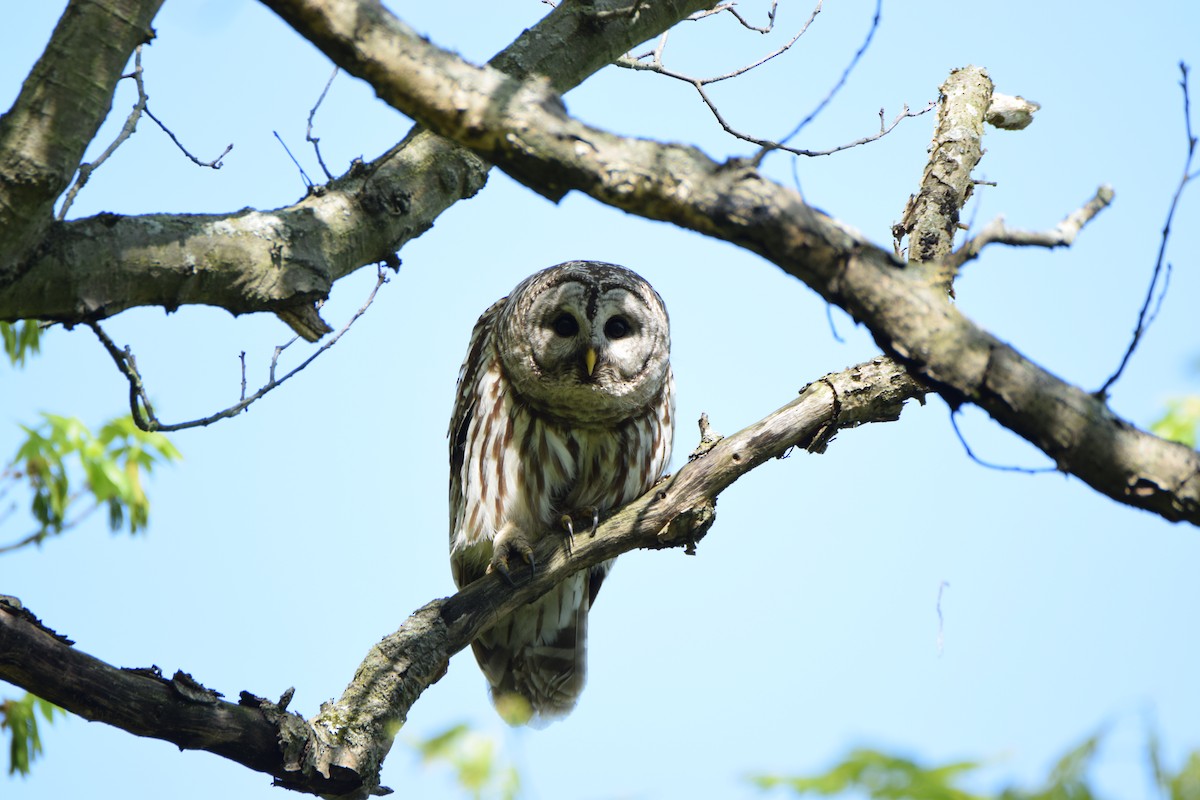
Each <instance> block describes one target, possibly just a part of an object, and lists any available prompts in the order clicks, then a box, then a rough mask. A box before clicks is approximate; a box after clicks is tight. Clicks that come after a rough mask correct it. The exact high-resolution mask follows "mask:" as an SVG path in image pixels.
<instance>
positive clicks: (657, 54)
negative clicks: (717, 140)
mask: <svg viewBox="0 0 1200 800" xmlns="http://www.w3.org/2000/svg"><path fill="white" fill-rule="evenodd" d="M881 2H882V0H877V3H876V8H875V16H874V18H873V20H872V23H871V29H870V31H868V33H867V38H866V41H864V42H863V44H862V46H861V47H860V48H859V49H858V52H857V53H855V55H854V58H853V59H851V62H850V65H849V66H847V67H846V69H845V70H844V71H843V73H842V76H841V78H840V79H839V80H838V82H837V84H836V85H835V86H834V87H833V88H832V89H831V90H830V91H829V93H828V94H826V96H825V97H824V98H823V99H822V100H821V102H820V103H819V104H818V105H817V107H816V109H814V110H813V111H812V113H810V114H809V115H808V116H807V117H805V118H804V120H803V121H801V123H800V124H799V125H798V126H797V127H796V128H795V129H794V130H793V131H792V132H791V133H789V134H788V135H787V136H786V137H784V138H783V139H782V140H780V141H775V140H773V139H764V138H762V137H758V136H753V135H751V134H749V133H746V132H744V131H740V130H737V129H736V128H734V127H733V126H732V125H731V124H730V123H729V121H728V120H726V119H725V117H724V115H722V114H721V111H720V109H719V108H718V107H717V103H716V101H715V100H713V98H712V96H711V95H710V94H709V93H708V91H707V90H706V89H705V87H706V86H708V85H710V84H713V83H718V82H720V81H724V80H729V79H730V78H736V77H738V76H740V75H744V74H746V73H747V72H749V71H750V70H753V69H756V68H758V67H761V66H762V65H763V64H766V63H767V62H768V61H770V60H771V59H773V58H776V57H777V56H779V55H782V54H783V53H785V52H787V51H788V50H790V49H791V48H792V46H793V45H794V44H795V43H796V42H797V41H798V40H799V39H800V37H801V36H803V35H804V34H805V32H807V31H808V28H809V26H811V25H812V23H813V22H814V21H815V20H816V18H817V15H818V14H820V13H821V10H822V4H821V2H818V3H817V5H816V7H815V8H814V9H813V12H812V14H811V15H809V17H808V19H807V20H806V21H805V22H804V25H803V26H802V27H801V28H800V30H799V31H798V32H797V33H796V34H795V35H794V36H792V38H791V39H789V40H788V41H787V42H786V43H785V44H784V45H782V46H781V47H779V48H777V49H775V50H774V51H772V52H771V53H768V54H767V55H765V56H763V57H762V58H759V59H758V60H756V61H754V62H752V63H750V64H746V65H744V66H742V67H738V68H737V69H734V70H731V71H729V72H725V73H722V74H720V75H713V76H711V77H707V78H697V77H694V76H691V75H686V74H684V73H681V72H676V71H675V70H672V69H670V68H669V67H667V66H666V65H665V64H663V51H664V50H665V49H666V46H667V35H668V34H667V33H664V34H663V35H662V36H661V37H659V39H658V43H657V44H656V46H655V47H654V49H653V50H650V51H648V52H646V53H643V54H641V55H639V56H631V55H626V56H624V57H622V58H621V59H619V60H618V61H617V62H616V64H617V66H621V67H625V68H627V69H634V70H643V71H646V72H655V73H657V74H659V75H663V76H665V77H668V78H673V79H675V80H678V81H683V82H684V83H687V84H689V85H691V87H692V88H693V89H695V90H696V93H697V94H699V95H700V99H701V101H703V102H704V105H705V106H707V107H708V110H709V112H710V113H711V114H712V115H713V118H714V119H716V121H717V124H718V125H720V126H721V129H722V130H724V131H725V132H726V133H728V134H729V135H730V136H733V137H734V138H735V139H741V140H742V141H744V142H749V143H750V144H753V145H755V146H757V147H760V148H762V152H760V153H759V154H758V156H757V158H756V159H755V163H758V162H759V161H761V160H762V158H763V156H764V155H765V154H766V153H768V152H770V151H772V150H782V151H784V152H787V153H791V154H793V155H797V156H808V157H814V156H828V155H832V154H834V153H839V152H841V151H843V150H849V149H850V148H852V147H859V146H860V145H864V144H869V143H870V142H874V141H876V140H878V139H881V138H883V137H884V136H886V135H888V134H889V133H891V132H892V130H894V129H895V128H896V126H897V125H899V124H900V123H901V122H902V121H904V120H905V119H908V118H909V117H919V116H921V115H922V114H926V113H928V112H930V111H932V110H933V109H934V108H936V103H933V102H930V103H929V104H928V105H926V106H925V108H923V109H921V110H920V111H910V110H909V108H908V106H907V105H905V106H904V107H903V109H902V110H901V112H900V113H899V114H897V115H896V118H895V119H893V120H892V122H891V124H885V122H884V112H883V109H880V111H879V131H878V132H877V133H874V134H872V135H870V136H863V137H861V138H859V139H855V140H854V141H852V142H847V143H846V144H841V145H837V146H836V147H831V148H828V149H825V150H809V149H804V148H798V147H791V146H789V145H788V144H787V140H788V139H791V138H793V137H794V136H795V135H796V134H798V133H799V132H800V130H801V129H803V128H804V127H805V126H806V125H808V123H810V122H811V121H812V120H813V119H815V118H816V116H817V114H819V113H820V112H821V111H822V110H823V109H824V108H825V106H827V105H828V104H829V102H830V101H831V100H832V99H833V96H834V95H835V94H836V93H837V92H838V91H839V90H840V89H841V87H842V86H843V84H845V82H846V79H847V77H848V76H849V74H850V71H851V70H852V69H853V68H854V66H855V65H856V64H857V63H858V61H859V60H860V59H861V58H862V55H863V53H865V52H866V49H867V47H868V45H870V43H871V39H872V38H873V37H874V35H875V30H876V28H878V27H879V20H880V5H881ZM775 5H776V4H772V6H771V10H770V12H769V13H768V24H767V26H766V27H762V28H760V27H756V26H754V25H751V24H749V23H748V22H747V21H746V20H745V19H744V18H743V17H742V16H740V15H739V14H738V13H737V12H736V11H734V10H733V8H732V4H726V3H722V4H721V5H718V6H716V7H714V8H711V9H709V10H708V11H701V12H697V13H696V14H693V15H692V16H691V17H689V18H688V19H693V20H695V19H702V18H704V17H707V16H711V15H713V14H718V13H720V12H722V11H729V12H730V13H731V14H733V15H734V16H735V17H736V18H737V19H738V21H739V22H740V23H741V24H742V25H743V26H744V27H746V28H748V29H750V30H753V31H758V32H759V33H767V32H769V31H770V30H771V29H772V28H773V27H774V25H775ZM647 59H649V60H648V61H647Z"/></svg>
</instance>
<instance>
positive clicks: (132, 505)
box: [0, 414, 180, 552]
mask: <svg viewBox="0 0 1200 800" xmlns="http://www.w3.org/2000/svg"><path fill="white" fill-rule="evenodd" d="M22 429H23V430H24V431H25V435H26V438H25V441H24V443H23V444H22V445H21V446H20V447H19V448H18V449H17V453H16V455H15V456H14V457H13V460H12V462H11V463H10V464H9V465H8V466H7V468H5V469H4V470H3V472H0V491H6V490H7V489H8V487H7V486H4V485H3V484H4V483H9V484H15V483H24V484H27V486H28V488H29V491H30V492H31V494H32V498H31V500H30V510H31V512H32V514H33V517H34V519H35V520H36V521H37V524H38V526H39V527H38V529H37V530H36V531H35V532H34V533H33V534H31V535H30V536H27V537H26V538H25V539H23V540H21V542H19V543H18V544H17V545H12V546H10V547H7V548H0V552H2V551H3V549H11V548H12V547H15V546H19V545H21V544H29V543H37V542H41V541H42V540H43V539H45V538H46V537H47V536H50V535H53V534H58V533H61V532H62V531H63V530H65V529H67V528H69V527H71V526H73V525H75V524H76V523H77V522H79V520H80V519H82V518H83V517H85V516H87V514H89V513H90V512H91V511H92V510H94V509H96V508H99V507H101V506H106V507H107V508H108V524H109V527H110V528H112V530H114V531H116V530H119V529H120V528H121V527H122V526H128V529H129V532H130V533H137V532H138V531H140V530H143V529H144V528H145V527H146V524H147V522H148V520H149V514H150V502H149V500H148V499H147V497H146V493H145V491H144V489H143V488H142V477H143V475H145V474H149V473H150V472H152V471H153V469H154V467H155V466H156V465H157V464H158V463H160V462H162V461H175V460H177V459H179V458H180V455H179V451H178V450H176V449H175V446H174V445H173V444H171V442H170V441H169V440H168V439H167V438H166V437H165V436H163V435H162V434H160V433H146V432H145V431H142V430H139V429H138V428H137V426H135V425H134V424H133V420H132V419H130V418H129V417H120V418H117V419H114V420H112V421H111V422H108V423H106V424H105V425H104V426H103V427H102V428H101V429H100V432H99V433H97V434H93V433H92V432H91V431H90V430H89V429H88V427H87V426H86V425H84V424H83V423H82V422H81V421H80V420H79V419H78V418H76V417H63V416H59V415H57V414H43V415H42V424H41V425H39V426H37V427H36V428H30V427H26V426H22ZM81 484H82V488H80V487H81ZM89 495H90V497H91V499H92V500H93V501H94V503H93V504H92V506H91V507H90V508H87V509H86V510H84V511H82V512H80V513H78V514H76V515H74V516H72V514H71V512H72V511H73V510H74V509H76V508H77V507H78V505H79V500H80V498H82V497H85V496H89Z"/></svg>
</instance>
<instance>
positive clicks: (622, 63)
mask: <svg viewBox="0 0 1200 800" xmlns="http://www.w3.org/2000/svg"><path fill="white" fill-rule="evenodd" d="M823 2H824V0H818V2H817V6H816V8H814V9H813V12H812V14H811V15H810V16H809V18H808V20H807V21H806V22H805V23H804V25H803V26H802V27H801V28H800V30H799V31H797V33H796V34H795V35H794V36H792V38H791V39H789V40H788V41H787V42H786V43H785V44H783V45H782V46H780V47H778V48H776V49H775V50H773V51H772V52H770V53H768V54H767V55H765V56H763V57H762V58H759V59H758V60H757V61H754V62H752V63H750V64H746V65H744V66H741V67H738V68H737V69H734V70H731V71H729V72H725V73H722V74H720V75H714V76H712V77H708V78H696V77H693V76H691V75H685V74H683V73H682V72H676V71H675V70H673V69H670V68H668V67H667V66H666V65H664V64H663V60H662V54H663V50H664V49H666V43H667V34H666V33H664V34H663V35H662V36H661V37H659V45H658V46H657V47H655V49H654V50H652V51H650V52H648V53H644V54H642V55H641V56H631V55H625V56H622V57H621V58H619V59H617V60H616V61H615V62H614V63H615V64H616V65H617V66H618V67H625V68H626V69H633V70H643V71H647V72H656V73H658V74H659V75H663V76H666V77H668V78H674V79H675V80H677V81H683V82H684V83H690V84H692V85H693V86H696V87H697V88H699V87H701V86H707V85H708V84H710V83H718V82H720V81H724V80H729V79H730V78H736V77H738V76H739V75H745V74H746V73H747V72H749V71H750V70H752V69H757V68H758V67H761V66H762V65H763V64H765V63H767V62H768V61H770V60H771V59H773V58H775V57H777V56H780V55H783V54H784V53H786V52H787V51H788V50H790V49H791V48H792V45H794V44H795V43H796V42H797V41H799V39H800V37H801V36H803V35H804V34H805V32H806V31H807V30H808V28H809V26H810V25H812V23H813V20H815V19H816V18H817V15H818V14H820V13H821V4H822V3H823ZM720 11H729V12H730V13H732V14H733V15H734V16H735V17H737V19H738V21H739V22H741V23H742V25H743V26H745V27H746V28H748V29H750V30H752V31H758V32H759V33H768V32H770V31H771V29H772V28H773V27H774V26H775V6H774V5H772V6H771V11H770V12H769V15H768V16H769V23H768V25H767V27H765V28H757V27H755V26H753V25H751V24H749V23H748V22H746V21H745V20H744V19H743V18H742V17H741V16H740V15H739V14H738V13H737V12H736V11H734V10H733V9H732V8H731V7H730V5H725V4H723V5H721V6H718V7H716V8H712V9H709V10H708V11H702V12H698V13H696V14H693V15H692V16H691V17H689V19H701V18H703V17H706V16H709V15H710V14H715V13H719V12H720ZM645 58H650V59H651V60H650V62H649V63H645V62H644V61H643V59H645Z"/></svg>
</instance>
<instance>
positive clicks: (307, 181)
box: [271, 131, 325, 189]
mask: <svg viewBox="0 0 1200 800" xmlns="http://www.w3.org/2000/svg"><path fill="white" fill-rule="evenodd" d="M271 133H273V134H275V139H276V140H277V141H278V142H279V145H280V146H281V147H282V148H283V152H285V153H287V154H288V158H290V159H291V160H292V163H293V164H295V165H296V169H298V170H300V178H301V179H302V180H303V181H304V185H305V186H306V187H307V188H309V189H311V188H312V187H313V186H314V184H313V180H312V178H310V177H308V173H307V172H305V171H304V167H302V166H300V162H299V161H297V160H296V157H295V156H294V155H292V150H291V148H290V147H288V146H287V142H285V141H284V140H283V137H282V136H280V135H279V131H271ZM321 166H322V168H324V166H325V165H324V164H322V165H321Z"/></svg>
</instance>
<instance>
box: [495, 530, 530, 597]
mask: <svg viewBox="0 0 1200 800" xmlns="http://www.w3.org/2000/svg"><path fill="white" fill-rule="evenodd" d="M520 562H524V563H526V564H528V565H529V577H530V579H532V578H533V574H534V573H535V572H536V571H537V559H535V558H534V557H533V547H531V546H530V545H529V543H528V542H525V541H524V540H517V541H511V540H510V541H501V542H498V543H497V544H496V546H495V550H494V551H493V552H492V563H491V564H490V565H489V566H488V571H489V572H498V573H500V577H501V578H504V581H505V582H506V583H507V584H508V585H509V586H516V585H517V584H516V581H514V580H513V576H512V569H513V568H515V567H516V566H517V565H518V564H519V563H520Z"/></svg>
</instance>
